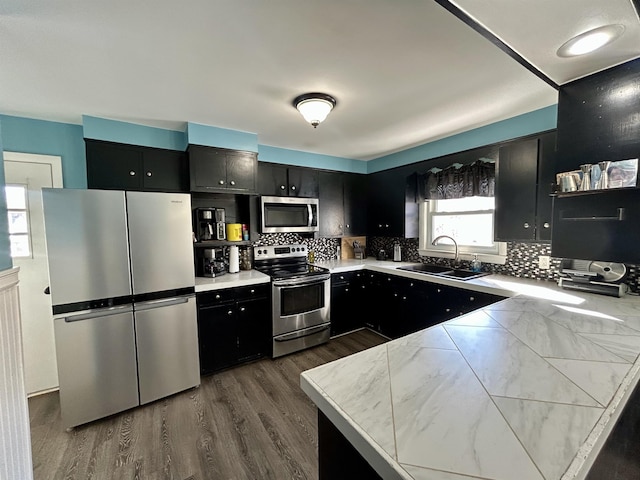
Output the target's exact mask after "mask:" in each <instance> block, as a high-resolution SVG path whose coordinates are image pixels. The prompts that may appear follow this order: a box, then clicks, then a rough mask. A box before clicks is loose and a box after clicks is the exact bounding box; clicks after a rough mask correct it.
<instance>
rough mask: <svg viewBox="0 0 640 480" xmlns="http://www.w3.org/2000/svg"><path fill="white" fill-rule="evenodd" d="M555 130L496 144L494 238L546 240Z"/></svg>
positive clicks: (553, 167) (549, 219) (549, 227)
mask: <svg viewBox="0 0 640 480" xmlns="http://www.w3.org/2000/svg"><path fill="white" fill-rule="evenodd" d="M554 161H555V132H548V133H546V134H543V135H540V136H536V137H533V138H527V139H523V140H515V141H513V142H509V143H506V144H505V145H503V146H501V147H500V153H499V158H498V162H497V165H496V193H495V197H496V212H495V234H494V237H495V240H497V241H550V240H551V197H550V195H551V192H552V184H553V182H554V178H555V165H554Z"/></svg>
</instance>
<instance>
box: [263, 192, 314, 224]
mask: <svg viewBox="0 0 640 480" xmlns="http://www.w3.org/2000/svg"><path fill="white" fill-rule="evenodd" d="M318 206H319V202H318V199H317V198H301V197H265V196H263V197H260V224H261V232H262V233H289V232H292V233H305V232H317V231H318Z"/></svg>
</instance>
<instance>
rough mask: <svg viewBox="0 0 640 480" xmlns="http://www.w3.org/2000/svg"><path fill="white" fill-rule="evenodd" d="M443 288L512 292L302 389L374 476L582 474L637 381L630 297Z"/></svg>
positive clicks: (502, 280)
mask: <svg viewBox="0 0 640 480" xmlns="http://www.w3.org/2000/svg"><path fill="white" fill-rule="evenodd" d="M361 262H362V263H363V265H364V264H365V263H367V262H366V261H361ZM380 263H383V262H380ZM384 263H387V262H384ZM352 267H353V265H352ZM337 268H341V267H340V266H336V269H337ZM355 268H364V267H357V266H356V267H355ZM366 268H368V269H374V270H376V269H378V268H386V269H389V268H393V267H391V266H389V267H385V266H380V265H376V264H374V263H369V264H367V265H366ZM334 271H335V269H334ZM398 273H400V271H399V272H398ZM406 273H409V272H402V274H403V275H404V274H406ZM416 275H421V274H416ZM420 278H422V279H424V276H422V277H420ZM431 280H432V279H431V278H429V281H431ZM454 282H456V283H455V285H456V286H462V284H464V285H465V286H464V288H478V289H491V288H494V293H498V294H503V295H504V294H506V293H507V292H510V294H509V296H510V297H511V298H507V299H505V300H502V301H500V302H498V303H495V304H493V305H489V306H486V307H484V308H482V309H480V310H476V311H475V312H472V313H469V314H467V315H464V316H461V317H458V318H456V319H453V320H450V321H447V322H445V323H442V324H440V325H436V326H433V327H430V328H427V329H425V330H422V331H419V332H417V333H414V334H411V335H408V336H406V337H402V338H399V339H397V340H393V341H390V342H388V343H386V344H383V345H380V346H377V347H373V348H370V349H368V350H365V351H363V352H360V353H357V354H354V355H351V356H349V357H345V358H343V359H340V360H337V361H335V362H331V363H329V364H325V365H322V366H319V367H317V368H314V369H311V370H307V371H305V372H303V373H302V374H301V379H300V380H301V386H302V388H303V390H304V391H305V392H306V393H307V395H308V396H309V397H310V398H311V399H312V400H313V401H314V402H315V403H316V405H317V406H318V408H319V409H320V410H321V411H322V412H323V413H324V414H325V415H326V416H327V417H328V418H329V419H330V420H331V421H332V422H333V423H334V425H336V427H337V428H338V429H339V430H340V431H341V432H342V434H343V435H344V436H345V437H346V438H347V439H348V440H349V441H350V442H351V443H352V444H353V445H354V446H355V447H356V448H357V449H358V451H359V452H360V453H361V454H362V455H363V457H364V458H365V459H367V461H368V462H369V463H370V464H371V465H372V466H373V467H374V468H375V469H376V470H377V471H378V473H379V474H380V475H381V476H382V477H383V478H385V479H413V480H427V479H429V480H469V479H470V478H482V479H495V480H514V479H518V480H542V479H546V480H560V479H562V480H569V479H583V478H584V477H585V476H586V474H587V472H588V469H589V468H590V466H591V462H592V461H593V460H594V459H595V456H597V453H598V452H599V450H600V448H601V446H602V444H603V443H604V440H605V439H606V437H607V436H608V435H609V433H610V432H611V430H612V428H613V425H614V424H615V421H616V419H617V418H618V416H619V415H620V411H621V410H622V408H623V407H624V404H625V402H626V401H627V399H628V397H629V395H630V394H631V392H632V390H633V388H634V387H635V385H636V383H637V382H638V377H639V376H640V375H639V374H638V372H639V370H640V361H638V354H639V353H640V299H638V297H635V296H630V295H628V296H625V297H623V298H614V297H607V296H603V295H596V294H589V293H582V292H572V291H567V290H562V289H560V288H558V287H557V285H555V283H553V282H536V281H527V280H520V279H516V278H513V277H506V276H501V275H490V276H486V277H482V278H480V279H476V280H472V281H468V282H461V281H456V280H454ZM472 282H475V285H476V286H475V287H472V285H474V283H472ZM478 282H481V283H478ZM500 292H502V293H500Z"/></svg>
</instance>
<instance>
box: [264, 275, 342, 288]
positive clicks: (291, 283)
mask: <svg viewBox="0 0 640 480" xmlns="http://www.w3.org/2000/svg"><path fill="white" fill-rule="evenodd" d="M330 279H331V274H330V273H327V274H326V275H314V276H313V277H312V278H299V279H296V280H274V282H273V286H274V287H300V286H302V285H311V284H314V283H322V282H326V281H327V280H330Z"/></svg>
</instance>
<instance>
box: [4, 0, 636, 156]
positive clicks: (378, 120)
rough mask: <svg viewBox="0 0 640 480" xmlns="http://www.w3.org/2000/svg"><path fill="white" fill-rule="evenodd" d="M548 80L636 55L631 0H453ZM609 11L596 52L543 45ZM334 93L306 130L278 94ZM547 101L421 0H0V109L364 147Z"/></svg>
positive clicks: (414, 139)
mask: <svg viewBox="0 0 640 480" xmlns="http://www.w3.org/2000/svg"><path fill="white" fill-rule="evenodd" d="M455 3H456V4H457V5H458V6H459V7H460V8H461V9H463V10H465V11H467V12H468V13H469V14H470V15H471V16H473V17H474V18H475V19H476V20H477V21H478V22H480V23H481V24H483V25H484V26H485V27H487V28H488V29H489V30H491V31H492V32H493V33H494V34H495V35H497V36H498V37H500V38H502V39H503V40H504V41H505V42H506V43H507V44H509V45H510V46H511V47H512V48H513V49H514V50H516V51H517V52H519V53H520V54H521V55H522V56H523V57H525V58H526V59H527V60H528V61H529V62H531V63H532V64H534V65H535V66H536V67H537V68H538V69H540V70H542V71H543V72H544V73H545V74H546V75H547V76H549V77H550V78H552V79H553V80H554V81H555V82H557V83H560V84H561V83H565V82H566V81H568V80H571V79H573V78H577V77H580V76H584V75H586V74H589V73H592V72H595V71H598V70H601V69H603V68H606V67H608V66H611V65H615V64H618V63H622V62H623V61H626V60H629V59H632V58H636V57H638V56H640V25H639V22H638V17H637V14H636V13H635V10H634V9H633V7H632V4H631V0H538V1H535V2H534V1H529V2H524V1H517V2H515V1H513V0H493V1H491V2H477V1H476V0H456V1H455ZM606 23H624V24H625V25H626V27H627V29H626V32H625V36H624V37H623V38H621V39H619V40H618V41H616V42H614V43H613V44H611V45H610V46H608V47H606V48H605V49H604V50H603V51H602V52H601V53H598V54H594V55H590V56H585V57H582V58H574V59H562V58H559V57H557V56H555V50H556V49H557V48H558V47H559V46H560V44H562V43H563V42H564V41H566V40H567V39H568V38H569V37H571V36H572V35H574V34H576V33H580V32H581V31H584V30H586V29H588V28H589V27H591V26H597V25H601V24H606ZM310 91H320V92H325V93H329V94H331V95H333V96H335V97H336V98H337V100H338V105H337V107H336V108H335V110H334V111H333V112H332V113H331V114H330V115H329V117H328V118H327V120H326V121H325V122H324V123H323V124H321V125H320V126H319V127H318V128H317V129H315V130H314V129H313V128H312V127H310V126H309V125H308V124H306V123H305V122H304V120H303V119H302V117H301V116H300V115H299V114H298V112H297V111H296V110H295V109H294V108H293V106H292V105H291V101H292V99H293V98H294V97H296V96H297V95H299V94H301V93H305V92H310ZM556 102H557V91H556V90H555V89H554V88H552V87H550V86H549V85H548V84H546V83H545V82H543V81H542V80H540V79H539V78H538V77H536V76H535V75H533V74H532V73H531V72H529V71H528V70H527V69H525V68H524V67H523V66H521V65H520V64H518V63H517V62H516V61H514V60H513V59H512V58H510V57H509V56H507V55H506V54H505V53H504V52H502V51H501V50H499V49H498V48H497V47H496V46H495V45H493V44H492V43H490V42H489V41H488V40H486V39H485V38H483V37H482V36H481V35H480V34H478V33H477V32H475V31H474V30H473V29H471V28H470V27H469V26H467V25H466V24H464V23H463V22H461V21H460V20H459V19H457V18H456V17H455V16H453V15H452V14H451V13H449V12H447V11H446V10H445V9H444V8H442V7H441V6H440V5H438V4H437V3H436V2H435V1H433V0H403V1H392V0H324V1H322V2H320V1H313V0H270V1H265V0H242V1H240V0H193V1H188V2H176V1H175V0H153V1H150V0H149V1H133V2H132V1H130V0H129V1H123V0H113V1H104V0H100V1H98V0H27V1H25V0H2V2H1V3H0V113H4V114H8V115H17V116H24V117H31V118H40V119H45V120H56V121H62V122H69V123H77V124H80V123H81V122H82V120H81V115H83V114H85V115H91V116H97V117H103V118H112V119H116V120H122V121H129V122H134V123H141V124H145V125H153V126H159V127H163V128H171V129H184V127H185V122H187V121H190V122H195V123H202V124H206V125H214V126H218V127H223V128H229V129H234V130H242V131H247V132H252V133H256V134H257V135H258V142H259V143H260V144H263V145H272V146H276V147H283V148H290V149H294V150H303V151H309V152H315V153H322V154H327V155H334V156H339V157H346V158H356V159H362V160H367V159H371V158H376V157H380V156H382V155H385V154H388V153H392V152H396V151H399V150H403V149H406V148H409V147H411V146H415V145H419V144H423V143H426V142H430V141H433V140H436V139H438V138H442V137H446V136H449V135H452V134H455V133H459V132H462V131H466V130H469V129H472V128H476V127H480V126H483V125H487V124H489V123H493V122H496V121H499V120H502V119H505V118H510V117H513V116H515V115H519V114H522V113H526V112H529V111H532V110H536V109H539V108H543V107H546V106H548V105H552V104H554V103H556Z"/></svg>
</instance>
